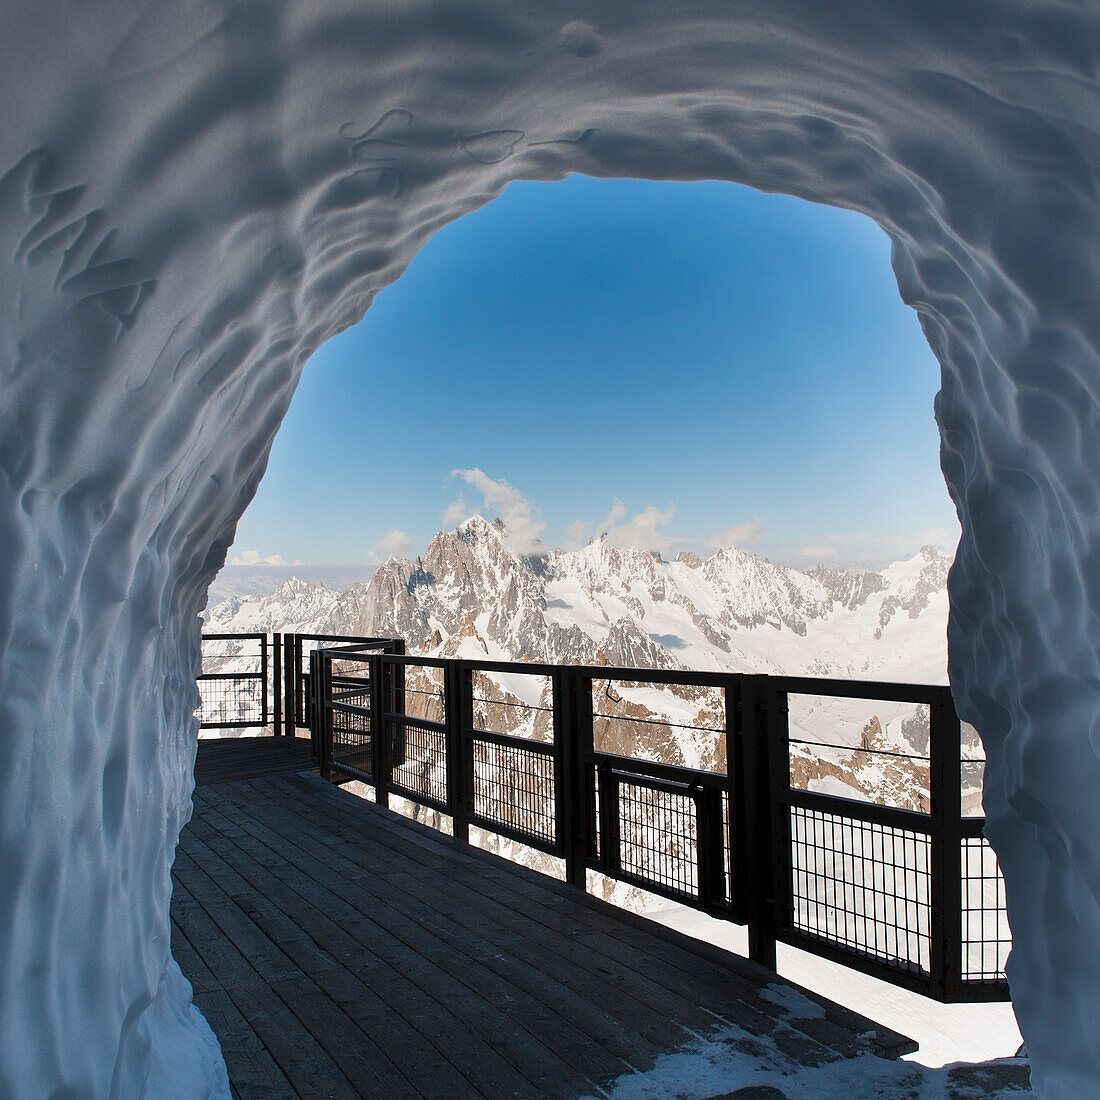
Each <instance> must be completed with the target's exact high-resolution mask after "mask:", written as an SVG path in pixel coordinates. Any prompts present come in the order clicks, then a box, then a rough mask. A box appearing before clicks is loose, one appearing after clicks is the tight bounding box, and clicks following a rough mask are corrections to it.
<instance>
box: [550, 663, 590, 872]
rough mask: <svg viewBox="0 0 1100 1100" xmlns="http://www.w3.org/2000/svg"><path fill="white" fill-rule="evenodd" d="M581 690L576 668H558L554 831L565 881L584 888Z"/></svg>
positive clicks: (585, 799) (555, 684)
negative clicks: (561, 859) (556, 791)
mask: <svg viewBox="0 0 1100 1100" xmlns="http://www.w3.org/2000/svg"><path fill="white" fill-rule="evenodd" d="M580 690H581V687H580V677H579V675H578V674H577V671H576V669H573V668H569V667H563V668H559V669H558V671H557V673H556V674H555V676H554V678H553V692H554V761H555V766H556V768H557V790H558V797H557V800H556V803H557V804H556V806H555V810H556V813H557V830H558V837H559V839H560V841H561V845H562V850H563V852H564V853H565V881H566V882H568V883H569V884H570V885H571V886H576V887H577V888H578V889H580V890H585V889H587V887H588V848H589V842H588V836H587V826H588V797H587V792H586V790H585V786H586V783H585V767H584V757H583V754H582V752H581V741H580V721H579V714H578V710H579V706H580Z"/></svg>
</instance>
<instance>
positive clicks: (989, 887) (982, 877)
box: [962, 837, 1012, 982]
mask: <svg viewBox="0 0 1100 1100" xmlns="http://www.w3.org/2000/svg"><path fill="white" fill-rule="evenodd" d="M962 874H963V883H962V972H963V981H968V982H993V981H1004V977H1005V962H1006V961H1007V960H1008V952H1009V949H1010V948H1011V947H1012V934H1011V933H1010V931H1009V928H1008V910H1007V907H1006V903H1005V886H1004V879H1002V878H1001V871H1000V868H999V867H998V866H997V857H996V855H994V853H993V849H992V848H991V847H990V846H989V843H988V841H986V840H984V839H983V838H981V837H967V838H966V839H964V840H963V842H962Z"/></svg>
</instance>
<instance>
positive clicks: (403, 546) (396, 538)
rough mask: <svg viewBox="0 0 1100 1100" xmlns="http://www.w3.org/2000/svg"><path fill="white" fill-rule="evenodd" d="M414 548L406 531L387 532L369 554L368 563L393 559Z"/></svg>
mask: <svg viewBox="0 0 1100 1100" xmlns="http://www.w3.org/2000/svg"><path fill="white" fill-rule="evenodd" d="M410 546H412V539H411V538H409V536H408V535H406V534H405V532H404V531H396V530H391V531H387V532H386V533H385V534H384V535H383V536H382V537H381V538H380V539H379V540H378V541H377V542H376V543H375V544H374V549H373V550H371V551H370V553H368V554H367V561H368V562H376V561H379V560H380V559H383V558H392V557H395V556H397V555H399V554H402V553H404V552H405V551H406V550H408V548H409V547H410Z"/></svg>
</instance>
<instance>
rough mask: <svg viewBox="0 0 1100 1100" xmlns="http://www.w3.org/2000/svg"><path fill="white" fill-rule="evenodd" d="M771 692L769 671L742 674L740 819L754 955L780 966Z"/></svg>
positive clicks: (764, 962) (751, 953) (768, 964)
mask: <svg viewBox="0 0 1100 1100" xmlns="http://www.w3.org/2000/svg"><path fill="white" fill-rule="evenodd" d="M771 694H772V693H771V692H770V691H769V689H768V678H767V677H766V676H742V677H741V707H740V712H739V713H740V733H741V736H740V738H739V740H740V742H741V760H742V763H743V770H742V773H741V777H740V783H739V789H740V793H741V799H740V803H741V806H740V809H741V814H742V818H741V821H740V825H741V830H742V832H743V834H744V838H745V840H744V860H745V862H744V878H743V884H744V887H745V908H746V914H745V915H746V917H747V918H748V922H747V923H748V926H749V928H748V931H749V958H750V959H753V960H754V961H756V962H758V963H760V964H761V965H763V966H766V967H767V968H768V969H769V970H774V969H775V967H776V958H775V932H776V928H775V908H776V906H775V879H776V851H775V837H774V830H773V823H774V818H775V807H774V805H773V803H774V788H773V783H772V775H771V763H772V753H771V748H772V746H771V744H770V740H771V734H772V730H771V728H770V727H771V726H772V725H773V714H772V712H773V709H774V708H773V707H772V706H771V705H769V703H770V696H771Z"/></svg>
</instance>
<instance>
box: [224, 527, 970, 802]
mask: <svg viewBox="0 0 1100 1100" xmlns="http://www.w3.org/2000/svg"><path fill="white" fill-rule="evenodd" d="M949 566H950V559H949V558H948V557H947V556H946V555H944V554H943V553H941V552H939V551H938V550H935V549H934V548H932V547H927V546H926V547H924V548H923V549H922V550H920V552H919V553H917V554H916V555H914V556H913V557H912V558H909V559H907V560H904V561H899V562H895V563H894V564H893V565H891V566H889V567H888V568H886V569H884V570H883V571H882V572H881V573H874V572H848V571H844V570H833V569H827V568H825V567H822V566H819V567H817V568H815V569H812V570H810V571H808V572H800V571H798V570H796V569H791V568H788V567H787V566H783V565H777V564H775V563H773V562H770V561H767V560H765V559H762V558H759V557H756V556H755V555H753V554H750V553H747V552H746V551H744V550H740V549H737V548H736V547H728V548H725V549H722V550H719V551H717V552H716V553H715V554H713V555H712V556H711V557H709V558H707V559H706V560H705V561H704V560H702V559H700V558H699V557H698V556H697V555H694V554H679V555H677V557H676V558H675V559H674V560H673V561H665V560H663V559H662V558H661V557H660V556H659V555H657V554H654V553H650V552H648V551H645V550H641V549H637V548H624V547H619V546H616V545H613V544H612V543H611V542H609V540H608V539H607V538H606V537H604V536H601V537H599V538H596V539H593V540H592V541H591V542H590V543H589V544H588V545H587V546H586V547H584V548H583V549H581V550H575V551H562V550H555V551H553V552H552V553H549V554H546V555H543V556H539V557H524V556H521V555H517V554H516V553H514V552H513V551H512V550H511V549H510V547H509V541H508V536H507V532H506V530H505V529H504V526H503V524H502V523H501V522H500V521H499V520H497V521H494V522H493V523H488V522H486V521H485V520H484V519H482V518H481V517H480V516H474V517H472V518H471V519H468V520H466V521H465V522H464V523H462V524H460V525H459V526H458V527H457V528H455V530H453V531H441V532H439V533H438V534H437V535H436V536H435V537H434V538H433V539H432V541H431V544H430V545H429V546H428V548H427V549H426V550H425V552H424V553H423V555H421V556H420V557H418V558H416V559H415V560H414V561H409V560H406V559H403V558H390V559H389V560H388V561H386V562H385V563H383V564H382V565H381V566H380V567H379V568H378V569H377V571H376V572H375V573H374V575H373V576H372V577H371V579H370V581H369V582H364V583H360V584H356V585H353V586H352V587H350V588H348V589H346V590H345V591H343V592H337V591H335V590H333V589H330V588H326V587H325V586H324V585H322V584H319V583H317V582H309V583H307V582H304V581H299V580H290V581H287V582H286V583H285V584H284V585H282V586H281V587H280V588H278V589H277V590H276V591H275V592H273V593H271V594H269V595H255V596H251V597H246V598H243V599H242V598H239V597H234V598H233V599H230V600H226V601H225V602H223V603H221V604H218V605H217V606H215V607H214V608H212V609H211V610H210V612H209V613H208V616H207V625H206V630H207V631H208V632H213V631H220V632H222V631H223V632H233V631H267V630H272V631H276V630H282V631H291V630H293V631H298V632H302V633H317V634H348V635H370V636H387V637H401V638H404V639H405V642H406V646H407V648H408V652H410V653H413V654H415V653H419V654H425V655H429V656H438V657H466V658H483V659H484V658H486V657H488V658H490V659H494V660H520V661H523V660H531V661H538V662H548V663H570V662H579V663H583V664H591V665H607V666H612V667H622V668H664V669H676V668H692V669H702V670H715V671H726V672H765V673H772V674H788V675H809V676H831V677H839V678H847V679H862V680H887V681H890V680H894V681H908V682H912V683H932V684H935V683H946V677H947V641H946V629H947V592H946V582H947V571H948V567H949ZM223 644H226V645H229V644H231V643H223ZM226 653H227V654H229V653H230V651H229V650H228V649H227V650H226ZM410 675H414V676H415V675H421V673H416V672H413V671H412V670H410ZM505 679H507V678H505ZM523 679H524V677H519V678H518V679H515V678H514V679H513V681H510V682H509V683H508V684H506V683H504V682H503V681H502V682H501V683H500V684H497V685H495V686H493V685H487V686H485V688H484V691H483V694H484V693H485V692H488V693H489V695H490V696H491V698H493V699H496V700H498V701H500V702H503V703H516V704H518V703H520V702H521V700H520V699H519V697H518V696H515V694H514V693H515V692H516V691H517V690H518V691H521V692H522V690H524V689H520V688H519V687H517V684H518V683H519V681H522V680H523ZM433 690H434V689H433ZM527 690H533V691H534V693H535V695H534V696H533V697H532V698H531V699H528V700H527V702H528V703H531V704H538V705H548V704H549V696H548V695H547V693H548V692H549V684H548V683H544V684H541V685H539V684H533V685H529V687H528V689H527ZM431 695H432V692H431V691H428V692H427V696H426V697H430V696H431ZM544 696H545V697H544ZM609 698H610V696H609ZM603 705H604V707H605V709H607V708H609V709H608V713H607V717H606V721H603V720H601V721H602V725H601V724H600V723H598V726H599V727H600V728H599V729H598V730H597V733H598V738H600V737H602V739H603V741H604V748H605V749H606V751H612V752H619V753H622V754H625V755H633V754H636V753H640V754H642V755H646V756H648V757H651V758H655V759H661V760H664V761H665V762H666V763H671V764H682V765H686V766H689V767H699V768H719V769H722V768H724V766H725V763H724V747H723V745H722V743H721V740H720V739H717V740H716V739H715V738H714V737H713V735H712V734H711V733H708V732H705V731H707V730H712V729H713V728H714V727H715V726H720V725H721V723H722V720H723V719H722V703H721V696H720V694H718V693H716V692H714V691H713V690H712V689H706V688H701V689H687V688H671V687H670V688H667V689H659V688H656V687H647V686H645V685H641V684H635V683H630V682H625V683H619V684H617V686H616V687H615V693H614V698H613V700H612V701H611V702H608V701H607V700H606V699H605V700H604V703H603ZM520 709H522V708H520ZM523 713H526V712H523ZM532 713H541V712H538V711H536V712H532ZM516 714H520V710H517V711H516ZM654 719H658V720H657V721H654ZM516 720H517V721H521V720H522V721H526V718H517V719H516ZM789 720H790V725H791V732H792V735H793V736H794V737H795V738H796V742H795V746H793V748H794V751H793V752H792V778H793V780H794V781H795V782H796V783H798V784H799V785H806V786H809V787H811V788H812V789H822V790H824V789H829V790H832V791H834V793H836V792H839V791H847V793H849V794H850V795H852V796H856V797H874V798H878V797H883V792H884V791H885V792H886V796H888V797H889V798H890V799H891V800H893V801H895V802H896V801H899V800H900V803H901V804H904V805H908V806H910V807H911V808H918V807H920V806H922V805H925V804H926V802H927V776H926V774H925V773H926V771H927V768H926V766H925V765H924V764H923V763H921V761H920V760H919V759H914V760H912V761H899V762H893V763H889V767H887V765H886V764H884V763H883V760H884V759H886V758H885V757H881V756H879V755H876V754H875V753H874V752H873V751H872V752H870V753H869V752H868V750H875V749H878V750H889V751H893V750H895V749H896V750H898V751H902V752H909V753H913V752H915V753H916V754H918V757H919V756H921V755H923V754H925V753H926V752H927V744H928V715H927V709H926V708H921V707H915V706H914V705H912V704H901V703H891V702H889V701H885V700H882V701H878V702H874V701H860V700H844V699H827V698H822V697H815V696H796V695H792V696H791V698H790V713H789ZM604 727H606V728H604ZM517 729H518V727H517ZM500 732H516V731H513V730H511V729H509V730H508V731H504V730H501V731H500ZM524 732H525V735H528V736H540V734H539V731H538V730H535V729H534V728H532V729H530V730H525V731H524ZM543 732H546V731H543ZM799 742H807V743H809V742H817V743H818V745H821V744H822V743H825V744H834V745H846V746H849V748H848V749H845V750H843V751H834V750H824V749H818V748H812V749H811V748H807V747H806V744H799ZM889 768H893V769H894V771H893V772H889ZM884 769H885V770H884ZM899 769H900V770H899ZM888 772H889V774H887V773H888ZM894 772H897V774H896V775H895V774H894ZM973 785H974V784H971V786H973ZM977 789H978V788H977V787H975V790H977Z"/></svg>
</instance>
